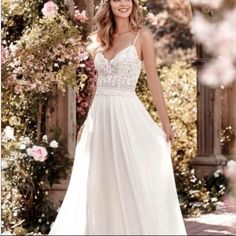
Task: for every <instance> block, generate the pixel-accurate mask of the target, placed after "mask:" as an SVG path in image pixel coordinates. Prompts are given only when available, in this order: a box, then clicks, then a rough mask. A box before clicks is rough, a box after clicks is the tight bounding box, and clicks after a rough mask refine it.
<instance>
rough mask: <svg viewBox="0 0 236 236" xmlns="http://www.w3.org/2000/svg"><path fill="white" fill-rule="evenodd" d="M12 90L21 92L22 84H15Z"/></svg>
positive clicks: (17, 92)
mask: <svg viewBox="0 0 236 236" xmlns="http://www.w3.org/2000/svg"><path fill="white" fill-rule="evenodd" d="M14 91H15V93H16V94H19V93H21V92H22V86H21V85H19V84H16V86H15V87H14Z"/></svg>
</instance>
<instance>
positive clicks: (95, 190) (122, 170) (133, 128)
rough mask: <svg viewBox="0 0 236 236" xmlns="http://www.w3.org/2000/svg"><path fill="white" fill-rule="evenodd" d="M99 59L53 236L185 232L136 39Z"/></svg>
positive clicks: (168, 152) (96, 59)
mask: <svg viewBox="0 0 236 236" xmlns="http://www.w3.org/2000/svg"><path fill="white" fill-rule="evenodd" d="M137 37H138V34H137V36H136V38H135V40H134V42H133V44H131V45H129V46H128V47H126V48H124V49H123V50H121V51H120V52H119V53H118V54H117V55H116V56H115V57H114V58H113V59H111V60H108V59H106V58H105V57H104V55H103V54H102V52H98V53H97V54H96V56H95V59H94V63H95V67H96V69H97V71H98V81H97V90H96V94H95V97H94V100H93V103H92V105H91V108H90V110H89V113H88V116H87V119H86V121H85V126H84V129H83V132H82V135H81V139H80V141H79V143H78V144H77V147H76V152H75V160H74V165H73V170H72V175H71V178H70V183H69V186H68V190H67V192H66V195H65V198H64V201H63V203H62V206H61V208H60V210H59V213H58V216H57V218H56V220H55V222H54V223H53V225H52V227H51V231H50V233H49V234H50V235H186V230H185V225H184V221H183V217H182V214H181V211H180V207H179V201H178V197H177V192H176V185H175V180H174V174H173V167H172V161H171V155H170V143H167V142H166V140H165V133H164V131H163V130H162V129H161V128H160V127H159V126H158V125H157V124H156V123H155V122H154V121H153V119H152V118H151V116H150V115H149V113H148V112H147V111H146V109H145V107H144V105H143V104H142V102H141V101H140V100H139V98H138V97H137V95H136V93H135V86H136V83H137V80H138V78H139V75H140V70H141V64H142V63H141V61H140V60H139V58H138V55H137V51H136V47H135V42H136V39H137Z"/></svg>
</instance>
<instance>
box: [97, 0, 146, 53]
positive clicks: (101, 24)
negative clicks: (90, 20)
mask: <svg viewBox="0 0 236 236" xmlns="http://www.w3.org/2000/svg"><path fill="white" fill-rule="evenodd" d="M132 1H133V9H132V13H131V15H130V17H129V18H130V27H131V29H133V30H135V29H140V28H141V22H142V12H141V9H140V7H139V4H138V0H132ZM94 22H95V32H94V33H93V34H96V35H97V40H98V43H99V44H100V46H101V47H103V48H105V49H109V48H110V47H111V46H112V44H113V34H114V31H115V27H116V23H115V19H114V15H113V13H112V10H111V5H110V0H108V1H106V2H105V3H104V4H103V5H102V6H100V8H99V9H98V11H97V13H96V15H95V17H94Z"/></svg>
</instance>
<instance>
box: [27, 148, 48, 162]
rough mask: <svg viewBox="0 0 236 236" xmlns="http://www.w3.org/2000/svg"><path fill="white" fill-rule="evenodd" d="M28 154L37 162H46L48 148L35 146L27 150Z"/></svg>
mask: <svg viewBox="0 0 236 236" xmlns="http://www.w3.org/2000/svg"><path fill="white" fill-rule="evenodd" d="M27 154H28V155H29V156H32V157H33V158H34V160H35V161H40V162H44V161H45V160H46V159H47V155H48V152H47V150H46V148H44V147H41V146H36V145H34V146H33V147H32V148H28V149H27Z"/></svg>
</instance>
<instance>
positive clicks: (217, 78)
mask: <svg viewBox="0 0 236 236" xmlns="http://www.w3.org/2000/svg"><path fill="white" fill-rule="evenodd" d="M235 76H236V71H235V68H234V65H233V64H232V61H230V60H229V58H224V57H218V58H216V59H214V60H212V61H211V62H210V63H208V64H206V65H205V66H204V68H203V69H202V71H201V72H200V81H201V82H202V83H204V84H206V85H208V86H210V87H216V86H219V85H228V84H229V83H231V82H232V81H233V80H234V79H235Z"/></svg>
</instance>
